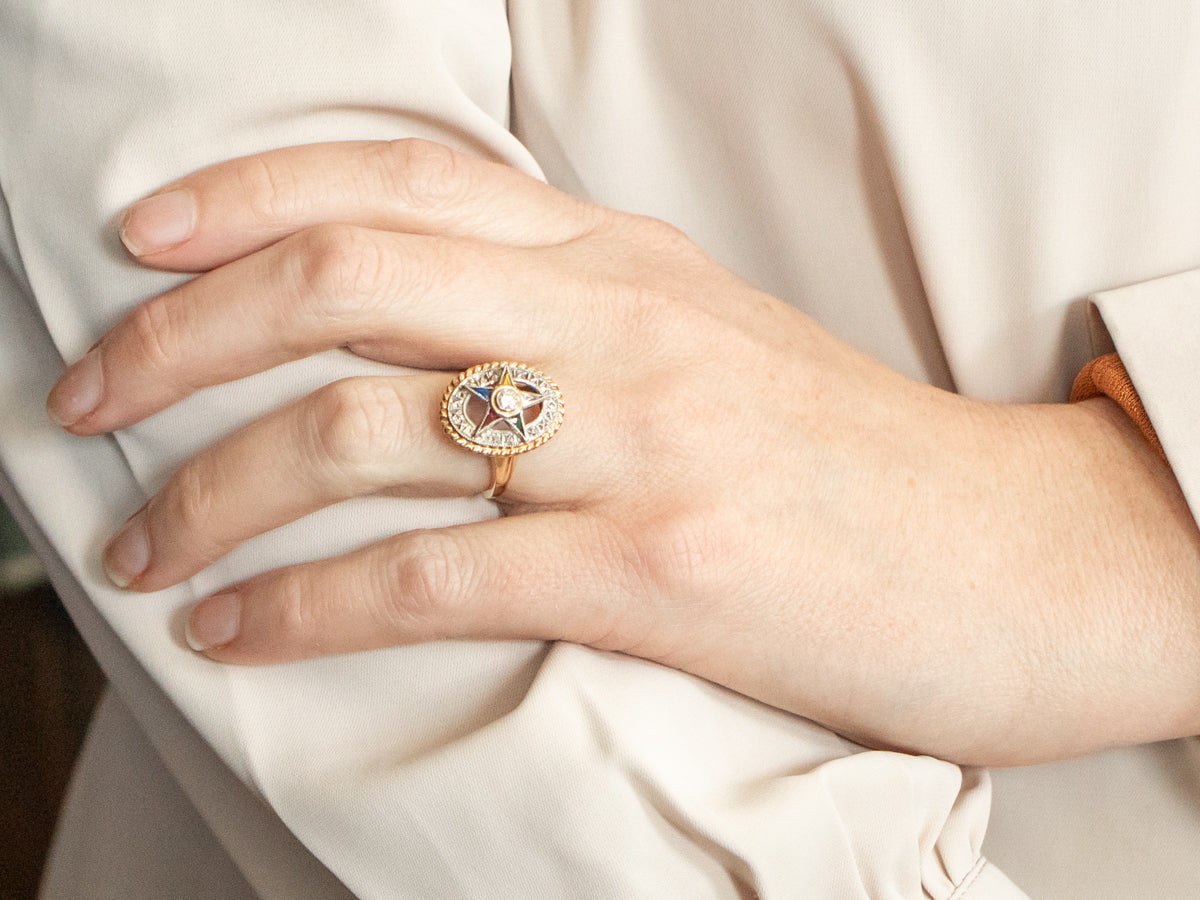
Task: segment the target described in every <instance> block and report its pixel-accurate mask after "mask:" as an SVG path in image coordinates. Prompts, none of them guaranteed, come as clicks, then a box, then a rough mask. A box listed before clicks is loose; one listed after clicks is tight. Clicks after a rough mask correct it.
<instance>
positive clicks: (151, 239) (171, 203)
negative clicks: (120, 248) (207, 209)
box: [121, 190, 196, 256]
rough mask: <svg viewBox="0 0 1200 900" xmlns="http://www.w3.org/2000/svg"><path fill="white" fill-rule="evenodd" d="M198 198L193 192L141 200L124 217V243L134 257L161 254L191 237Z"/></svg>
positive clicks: (166, 194)
mask: <svg viewBox="0 0 1200 900" xmlns="http://www.w3.org/2000/svg"><path fill="white" fill-rule="evenodd" d="M195 227H196V198H195V197H193V196H192V192H191V191H185V190H176V191H167V192H166V193H165V194H155V195H154V196H152V197H147V198H146V199H145V200H139V201H138V202H137V203H135V204H133V206H131V207H129V211H128V212H126V213H125V221H123V222H122V223H121V242H122V243H123V244H124V245H125V246H126V247H127V248H128V249H129V252H130V253H132V254H133V255H134V256H145V255H146V254H147V253H158V252H159V251H161V250H167V249H169V248H171V247H174V246H175V245H176V244H182V243H183V242H184V241H186V240H187V239H188V238H189V237H191V236H192V231H193V229H195Z"/></svg>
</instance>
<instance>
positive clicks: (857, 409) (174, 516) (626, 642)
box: [49, 141, 1200, 763]
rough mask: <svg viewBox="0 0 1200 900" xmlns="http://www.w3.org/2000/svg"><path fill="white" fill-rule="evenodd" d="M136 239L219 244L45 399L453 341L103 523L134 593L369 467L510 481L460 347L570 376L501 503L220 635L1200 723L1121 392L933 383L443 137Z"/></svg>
mask: <svg viewBox="0 0 1200 900" xmlns="http://www.w3.org/2000/svg"><path fill="white" fill-rule="evenodd" d="M327 223H338V224H327ZM123 237H124V239H125V241H126V244H127V246H129V247H130V249H131V252H133V253H134V254H135V255H136V256H137V258H138V259H139V260H140V261H141V262H142V263H144V264H146V265H151V266H155V267H159V268H167V269H174V270H183V271H197V272H205V273H206V274H202V275H200V276H199V277H197V278H195V279H193V280H192V281H190V282H188V283H186V284H183V285H181V286H180V287H178V288H176V289H174V290H172V291H169V292H167V293H166V294H163V295H162V296H160V297H157V298H154V299H152V300H150V301H148V302H146V303H144V304H142V305H141V306H139V307H138V308H137V309H135V310H134V311H133V312H132V313H130V315H129V316H128V317H126V318H125V319H124V320H123V321H122V322H120V323H119V324H118V325H117V326H116V327H115V328H113V329H112V331H110V332H109V333H108V334H107V335H105V337H104V338H103V340H102V341H101V342H100V343H99V345H98V346H97V347H96V348H95V349H93V350H92V351H91V352H90V353H89V354H88V355H87V356H86V357H85V358H84V359H83V360H81V361H80V362H77V363H76V364H75V365H74V366H73V367H72V368H71V369H70V370H68V372H67V373H65V374H64V376H63V377H62V379H61V380H60V382H59V384H58V385H57V386H56V387H55V389H54V391H53V392H52V393H51V396H50V400H49V407H50V409H51V411H52V414H53V415H55V416H56V418H57V419H58V420H59V421H60V422H62V423H64V425H65V426H66V427H67V428H68V429H69V430H70V431H72V432H73V433H75V434H78V435H94V434H99V433H102V432H106V431H110V430H114V429H119V428H123V427H125V426H127V425H129V424H131V423H133V422H136V421H138V420H140V419H142V418H144V417H146V416H148V415H150V414H152V413H154V412H156V411H158V410H161V409H163V408H164V407H166V406H168V405H170V404H172V403H174V402H176V401H178V400H180V399H181V398H182V397H184V396H185V395H187V394H188V393H189V392H191V391H193V390H196V389H197V388H200V387H203V386H206V385H213V384H217V383H220V382H225V381H230V380H232V379H236V378H240V377H243V376H246V375H249V374H251V373H253V372H256V371H260V370H262V369H265V368H269V367H272V366H275V365H278V364H280V363H283V362H285V361H289V360H293V359H297V358H300V357H304V356H307V355H310V354H313V353H316V352H319V351H322V350H326V349H329V348H333V347H347V348H349V349H350V350H352V351H353V352H355V353H358V354H361V355H363V356H368V357H371V358H373V359H376V360H381V361H384V362H387V363H394V364H397V365H404V366H414V367H419V368H421V369H424V370H427V374H419V375H409V376H396V377H374V378H354V379H348V380H345V381H341V382H337V383H335V384H332V385H330V386H328V387H326V388H324V389H322V390H320V391H318V392H316V393H315V394H313V395H311V396H309V397H307V398H305V399H303V400H301V401H300V402H297V403H295V404H293V405H291V406H288V407H285V408H282V409H280V410H278V411H276V412H275V413H273V414H271V415H268V416H266V417H265V418H263V419H261V420H259V421H257V422H255V423H253V424H251V425H249V426H247V427H245V428H243V429H241V430H240V431H237V432H235V433H234V434H232V435H231V436H229V437H228V438H227V439H225V440H222V441H220V442H219V443H217V444H216V445H214V446H213V447H211V448H210V449H208V450H207V451H205V452H203V453H201V454H199V455H198V456H197V457H195V458H194V459H192V460H191V461H190V462H188V463H187V464H185V465H184V466H183V467H182V468H181V469H180V470H179V471H178V472H176V473H175V475H174V476H173V477H172V478H171V479H170V481H169V483H168V484H167V485H166V486H165V487H164V488H163V489H162V490H161V491H160V492H159V494H158V495H157V496H155V497H154V498H153V499H151V500H150V502H149V503H148V504H147V506H146V507H145V508H144V509H143V510H141V511H139V513H137V514H136V515H135V516H134V517H133V518H132V519H131V520H130V522H129V523H128V524H127V525H126V526H125V527H124V529H123V530H122V531H121V532H120V534H119V535H118V536H117V537H116V538H115V539H114V541H113V542H112V543H111V544H110V546H109V548H108V550H107V551H106V555H105V562H106V566H107V568H108V570H109V571H110V573H111V574H112V577H113V578H114V580H116V581H117V582H118V583H120V584H122V585H125V586H127V587H129V588H130V589H131V590H138V591H152V590H157V589H161V588H164V587H166V586H168V585H171V584H174V583H176V582H179V581H181V580H183V579H185V578H188V577H189V576H191V575H193V574H194V573H196V572H197V571H199V570H200V569H201V568H203V567H204V566H206V565H208V564H209V563H211V562H213V561H214V560H216V559H218V558H219V557H220V556H222V555H223V554H224V553H227V552H228V551H229V550H230V549H232V548H233V547H234V546H236V545H237V544H239V543H240V542H242V541H244V540H246V539H248V538H249V537H251V536H253V535H255V534H258V533H261V532H263V531H266V530H268V529H271V528H275V527H277V526H279V525H281V524H284V523H286V522H288V521H291V520H293V519H295V518H297V517H299V516H302V515H304V514H305V513H307V512H310V511H312V510H315V509H317V508H320V507H323V506H325V505H328V504H331V503H335V502H337V501H339V500H342V499H344V498H348V497H353V496H357V495H363V494H369V493H374V492H381V491H388V492H393V493H399V494H404V495H412V496H426V495H473V494H477V493H479V492H481V491H482V490H484V489H485V488H486V486H487V485H488V483H489V478H490V475H489V466H488V462H487V461H486V460H485V459H484V458H483V457H480V456H477V455H474V454H471V453H469V452H466V451H464V450H463V449H461V448H459V447H457V446H455V445H454V444H453V443H452V442H451V441H450V440H449V439H448V438H447V437H446V436H445V435H444V433H443V431H442V428H441V425H440V423H439V407H440V399H441V395H442V392H443V390H444V388H445V386H446V385H447V383H448V382H449V381H450V379H451V378H452V376H453V375H454V373H456V372H457V371H459V370H461V369H465V368H467V367H469V366H472V365H475V364H478V363H482V362H488V361H491V360H498V359H511V360H518V361H521V362H525V363H528V364H531V365H533V366H536V367H537V368H539V369H541V370H543V371H544V372H546V373H547V374H548V375H549V376H550V377H551V378H553V379H555V380H556V381H557V382H558V384H559V385H560V386H561V388H562V391H563V394H564V397H565V400H566V406H567V415H566V421H565V423H564V425H563V427H562V429H561V432H560V433H559V434H558V435H557V436H556V437H555V438H554V439H553V440H551V441H550V442H549V443H547V444H546V445H545V446H543V447H540V448H538V449H537V450H535V451H533V452H532V453H529V454H527V455H524V456H522V457H520V458H519V459H518V461H517V464H516V469H515V473H514V475H513V477H512V480H511V482H510V484H509V486H508V490H507V493H506V494H505V495H504V498H503V503H504V509H505V511H506V512H507V513H508V515H507V516H506V517H504V518H502V519H498V520H496V521H491V522H486V523H480V524H472V525H466V526H460V527H455V528H448V529H441V530H430V531H420V532H413V533H407V534H401V535H398V536H396V537H394V538H391V539H388V540H385V541H382V542H380V543H377V544H375V545H373V546H370V547H367V548H365V549H363V550H361V551H359V552H356V553H352V554H349V555H346V556H342V557H339V558H335V559H330V560H325V561H321V562H316V563H311V564H306V565H298V566H294V567H291V568H288V569H284V570H281V571H277V572H271V573H267V574H264V575H262V576H259V577H256V578H253V579H250V580H248V581H246V582H244V583H241V584H238V585H235V586H233V588H231V589H230V590H229V591H228V592H222V593H221V594H219V595H217V596H215V597H213V598H209V599H206V600H204V601H202V602H201V603H200V604H199V605H198V606H197V608H196V609H195V610H194V611H193V612H192V614H191V618H190V636H191V637H190V639H191V640H192V641H193V642H194V644H195V645H196V646H198V647H200V648H203V650H204V652H205V653H206V654H207V655H208V656H210V657H211V658H213V659H216V660H221V661H226V662H239V663H262V662H271V661H279V660H288V659H294V658H298V657H305V656H312V655H318V654H327V653H339V652H346V651H352V650H359V649H365V648H372V647H380V646H385V645H393V644H403V643H413V642H419V641H429V640H436V639H446V638H450V639H463V638H541V639H560V640H569V641H575V642H579V643H584V644H589V645H592V646H595V647H599V648H605V649H610V650H616V651H621V652H625V653H629V654H634V655H637V656H641V657H645V658H647V659H651V660H656V661H658V662H661V663H663V664H664V665H668V666H672V667H675V668H679V669H682V670H685V671H688V672H692V673H695V674H697V675H700V676H703V677H705V678H709V679H712V680H713V681H716V682H719V683H721V684H724V685H727V686H729V687H731V688H733V689H735V690H737V691H741V692H743V693H745V694H748V695H750V696H752V697H756V698H759V699H761V700H764V701H765V702H767V703H770V704H773V705H775V706H778V707H782V708H784V709H787V710H791V711H793V712H796V713H798V714H801V715H804V716H808V717H810V718H813V719H815V720H817V721H819V722H822V723H823V724H826V725H828V726H830V727H832V728H834V729H835V730H838V731H841V732H843V733H846V734H848V735H850V736H854V737H857V738H858V739H860V740H862V741H864V742H867V743H870V744H873V745H879V746H894V747H901V748H908V749H914V750H919V751H922V752H928V753H934V754H937V755H941V756H944V757H947V758H950V759H955V760H959V761H965V762H979V763H1006V762H1019V761H1030V760H1033V759H1042V758H1050V757H1054V756H1059V755H1065V754H1068V753H1074V752H1082V751H1084V750H1087V749H1091V748H1094V747H1096V746H1100V745H1103V744H1105V743H1110V742H1116V741H1136V740H1148V739H1154V738H1160V737H1168V736H1174V735H1178V734H1184V733H1190V732H1192V731H1194V730H1195V729H1196V722H1197V711H1198V710H1197V706H1198V704H1197V697H1198V694H1200V689H1198V686H1200V678H1198V677H1197V675H1200V672H1197V668H1198V665H1197V663H1198V662H1200V629H1198V627H1197V621H1196V620H1197V615H1196V608H1195V607H1196V601H1195V599H1194V598H1195V597H1197V596H1200V593H1198V592H1197V587H1198V586H1200V562H1198V560H1200V536H1198V535H1197V532H1196V528H1195V524H1194V522H1193V521H1192V518H1191V516H1190V515H1189V514H1188V512H1187V508H1186V504H1184V502H1183V499H1182V497H1181V495H1180V493H1179V490H1178V487H1177V486H1176V485H1175V482H1174V479H1173V478H1172V477H1171V474H1170V472H1169V470H1167V469H1166V467H1165V466H1164V465H1163V464H1162V463H1161V462H1159V461H1158V460H1157V459H1156V458H1155V457H1154V456H1153V454H1152V453H1150V452H1149V451H1148V450H1147V449H1146V448H1145V447H1144V446H1143V445H1142V442H1141V440H1140V438H1139V437H1138V435H1137V434H1136V431H1135V430H1134V429H1133V428H1132V427H1131V426H1130V424H1129V423H1128V422H1126V421H1125V420H1124V417H1123V416H1122V415H1121V414H1120V412H1119V411H1117V410H1115V408H1114V407H1113V406H1112V404H1111V403H1110V402H1109V401H1106V400H1097V401H1089V402H1088V403H1084V404H1079V405H1076V406H1049V407H1022V406H1006V405H1002V404H986V403H981V402H976V401H972V400H969V399H965V398H962V397H958V396H955V395H952V394H948V393H946V392H943V391H940V390H936V389H934V388H931V387H928V386H925V385H921V384H917V383H914V382H911V381H909V380H907V379H905V378H902V377H901V376H899V375H897V374H895V373H893V372H891V371H889V370H888V369H886V368H885V367H883V366H882V365H880V364H879V363H877V362H875V361H873V360H871V359H869V358H867V357H865V356H863V355H862V354H860V353H858V352H856V351H854V350H853V349H851V348H850V347H848V346H846V345H845V344H843V343H841V342H840V341H838V340H836V339H834V338H833V337H832V336H830V335H829V334H828V333H826V332H825V331H823V330H822V329H821V328H819V327H818V326H817V325H815V324H814V323H813V322H812V321H811V320H810V319H808V318H807V317H805V316H804V315H802V314H801V313H799V312H797V311H796V310H794V309H793V308H791V307H789V306H787V305H785V304H783V303H781V302H780V301H778V300H776V299H774V298H772V297H769V296H767V295H765V294H763V293H762V292H760V291H757V290H755V289H753V288H751V287H750V286H748V285H747V284H745V283H744V282H742V281H741V280H739V279H738V278H737V277H735V276H734V275H732V274H731V273H729V272H727V271H725V270H723V269H722V268H721V267H720V266H718V265H716V264H715V263H714V262H713V261H712V260H711V259H709V258H708V257H707V256H705V254H704V253H702V252H701V251H700V250H699V249H698V248H697V247H696V246H695V245H693V244H692V243H691V242H689V241H688V240H687V238H686V237H684V236H683V235H682V234H680V233H679V232H677V231H676V230H674V229H673V228H671V227H669V226H668V225H665V224H664V223H662V222H658V221H654V220H650V219H646V218H639V217H636V216H632V215H627V214H623V213H619V212H615V211H612V210H608V209H604V208H600V207H597V206H592V205H588V204H585V203H582V202H580V201H577V200H575V199H572V198H571V197H568V196H566V195H564V194H561V193H559V192H557V191H555V190H554V189H552V188H550V187H547V186H545V185H543V184H541V183H539V182H536V181H534V180H533V179H530V178H527V177H525V176H523V175H521V174H519V173H517V172H515V171H512V170H510V169H507V168H504V167H502V166H499V165H495V164H491V163H486V162H483V161H480V160H477V159H474V158H470V157H467V156H462V155H458V154H454V153H452V152H450V151H449V150H447V149H445V148H442V147H439V146H437V145H432V144H428V143H422V142H414V141H401V142H395V143H390V144H381V143H361V144H332V145H316V146H310V147H299V148H293V149H289V150H281V151H276V152H273V153H267V154H262V155H260V156H256V157H250V158H247V159H242V160H235V161H233V162H229V163H224V164H221V165H218V166H214V167H212V168H210V169H206V170H204V171H201V172H199V173H196V174H194V175H192V176H189V177H188V178H185V179H183V180H182V181H180V182H178V183H177V184H175V185H172V186H171V188H170V189H169V190H164V191H163V192H160V193H159V194H157V195H155V196H154V197H153V198H151V199H149V200H146V201H143V202H142V203H141V204H139V205H137V206H135V207H134V208H133V210H132V211H131V213H130V214H129V216H128V217H127V220H126V223H125V227H124V234H123ZM847 302H853V298H847Z"/></svg>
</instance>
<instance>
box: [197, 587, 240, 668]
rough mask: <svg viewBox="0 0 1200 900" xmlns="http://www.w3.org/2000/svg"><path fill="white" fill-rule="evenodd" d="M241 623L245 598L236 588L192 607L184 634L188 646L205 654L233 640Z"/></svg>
mask: <svg viewBox="0 0 1200 900" xmlns="http://www.w3.org/2000/svg"><path fill="white" fill-rule="evenodd" d="M241 624H242V600H241V598H240V597H238V594H237V591H234V590H230V591H221V593H219V594H213V595H212V596H211V597H209V598H208V599H206V600H201V601H200V602H199V603H197V604H196V605H195V606H194V607H193V608H192V612H191V615H189V616H188V620H187V625H186V626H184V629H183V633H184V637H185V638H186V639H187V642H188V646H189V647H191V648H192V649H193V650H195V651H196V652H197V653H203V652H204V651H205V650H211V649H213V648H214V647H222V646H224V645H225V644H228V643H229V642H230V641H232V640H233V639H234V638H235V637H237V634H238V629H239V628H240V627H241Z"/></svg>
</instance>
